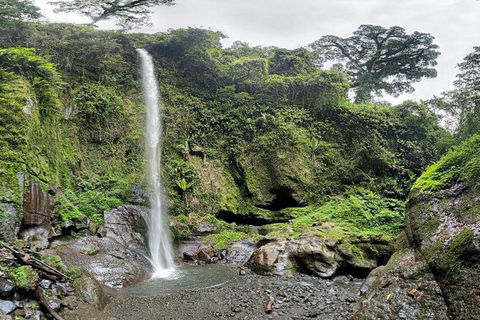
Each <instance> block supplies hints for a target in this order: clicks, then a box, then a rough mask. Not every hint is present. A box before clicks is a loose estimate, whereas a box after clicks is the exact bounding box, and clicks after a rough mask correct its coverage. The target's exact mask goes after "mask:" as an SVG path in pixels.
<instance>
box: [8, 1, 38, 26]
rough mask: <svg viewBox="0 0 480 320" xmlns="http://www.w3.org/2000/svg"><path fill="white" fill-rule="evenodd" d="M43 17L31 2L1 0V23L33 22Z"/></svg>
mask: <svg viewBox="0 0 480 320" xmlns="http://www.w3.org/2000/svg"><path fill="white" fill-rule="evenodd" d="M41 17H42V14H41V13H40V8H38V7H37V6H35V5H34V4H33V2H32V1H30V0H0V21H2V23H4V22H5V21H9V20H10V21H12V20H13V21H33V20H37V19H39V18H41Z"/></svg>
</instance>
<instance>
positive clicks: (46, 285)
mask: <svg viewBox="0 0 480 320" xmlns="http://www.w3.org/2000/svg"><path fill="white" fill-rule="evenodd" d="M39 285H40V287H42V288H43V289H48V288H50V286H51V285H52V281H50V280H47V279H42V280H40V282H39Z"/></svg>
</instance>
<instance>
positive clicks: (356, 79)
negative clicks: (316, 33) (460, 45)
mask: <svg viewBox="0 0 480 320" xmlns="http://www.w3.org/2000/svg"><path fill="white" fill-rule="evenodd" d="M433 39H434V37H433V36H431V35H430V34H428V33H421V32H414V33H412V34H407V33H406V32H405V29H403V28H401V27H397V26H394V27H390V28H388V29H387V28H384V27H381V26H374V25H361V26H360V27H359V28H358V30H357V31H355V32H354V33H353V36H351V37H348V38H340V37H337V36H333V35H328V36H324V37H321V38H320V39H319V40H317V41H315V42H314V43H313V44H312V47H313V48H315V49H317V50H319V51H320V56H321V58H322V59H323V60H325V61H328V60H331V61H336V62H340V64H337V65H335V67H336V68H339V69H341V70H343V71H345V72H346V73H347V74H348V75H349V76H350V77H351V86H352V88H355V90H356V96H355V101H356V102H368V101H370V100H371V98H372V93H374V94H375V95H377V96H382V95H383V93H388V94H391V95H393V96H398V95H399V94H400V93H403V92H413V91H414V88H413V87H412V83H413V82H418V81H420V79H422V78H424V77H427V78H433V77H436V75H437V72H436V70H435V69H434V68H432V67H433V66H435V65H436V64H437V62H436V59H437V57H438V56H439V55H440V53H439V51H438V50H437V49H438V46H437V45H436V44H434V43H433Z"/></svg>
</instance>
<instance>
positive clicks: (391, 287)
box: [354, 135, 480, 319]
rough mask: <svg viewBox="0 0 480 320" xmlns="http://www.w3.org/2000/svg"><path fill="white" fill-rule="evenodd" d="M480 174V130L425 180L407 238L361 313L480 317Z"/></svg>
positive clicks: (411, 210) (415, 197)
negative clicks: (479, 132)
mask: <svg viewBox="0 0 480 320" xmlns="http://www.w3.org/2000/svg"><path fill="white" fill-rule="evenodd" d="M479 178H480V136H479V135H476V136H474V137H472V138H471V139H469V140H468V141H466V142H465V143H463V144H462V145H461V146H459V147H458V148H456V149H455V150H453V151H451V152H450V153H448V154H447V155H446V156H444V157H443V158H442V159H441V160H440V161H439V162H438V163H437V164H435V165H433V166H431V167H430V168H429V169H428V170H427V171H426V172H425V173H424V174H423V175H422V176H421V177H420V178H419V179H418V180H417V182H416V183H415V185H414V186H413V188H412V190H411V193H410V200H409V202H408V206H407V215H406V223H405V233H406V235H404V237H403V240H404V241H403V242H401V243H399V245H398V250H397V252H396V253H395V254H394V256H393V257H392V259H391V260H390V262H389V263H388V265H387V267H386V268H385V269H384V270H382V271H381V272H380V275H379V276H378V278H377V280H376V281H375V282H374V283H373V285H372V287H371V288H370V289H369V291H368V292H367V293H366V295H365V296H364V298H363V302H362V306H361V309H360V311H359V312H358V313H357V315H356V317H354V318H355V319H364V318H363V317H364V316H366V315H369V314H375V313H378V312H381V313H384V312H386V313H387V314H389V317H390V318H392V319H393V318H397V317H399V316H400V315H401V314H402V313H405V314H407V315H408V317H407V318H412V319H415V318H418V317H420V316H421V315H423V316H425V317H427V318H431V317H435V319H446V318H447V317H449V318H452V319H477V318H479V317H480V308H479V306H480V193H479V191H480V183H479ZM378 310H382V311H378ZM367 318H368V317H367Z"/></svg>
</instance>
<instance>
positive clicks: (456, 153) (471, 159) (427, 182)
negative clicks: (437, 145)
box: [412, 134, 480, 193]
mask: <svg viewBox="0 0 480 320" xmlns="http://www.w3.org/2000/svg"><path fill="white" fill-rule="evenodd" d="M479 145H480V135H478V134H477V135H474V136H472V137H471V138H470V139H468V140H467V141H465V142H463V143H462V144H461V145H459V146H457V147H456V148H454V149H453V150H452V151H450V152H449V153H447V154H446V155H445V156H443V157H442V158H441V159H440V161H438V162H437V163H435V164H434V165H432V166H430V167H429V168H428V169H427V170H426V171H425V173H424V174H422V175H421V176H420V178H419V179H418V180H417V181H416V182H415V184H414V185H413V187H412V192H413V193H418V192H423V191H436V190H441V189H442V188H445V187H450V186H452V185H453V184H454V183H455V182H457V181H458V182H464V183H466V184H467V185H476V184H477V183H478V177H480V149H479V148H478V146H479Z"/></svg>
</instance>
